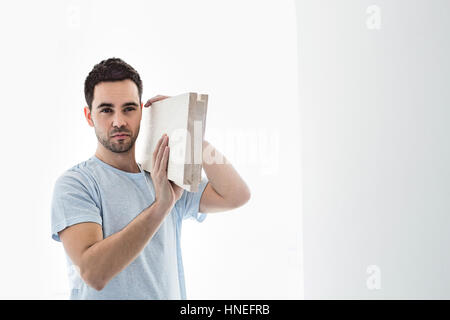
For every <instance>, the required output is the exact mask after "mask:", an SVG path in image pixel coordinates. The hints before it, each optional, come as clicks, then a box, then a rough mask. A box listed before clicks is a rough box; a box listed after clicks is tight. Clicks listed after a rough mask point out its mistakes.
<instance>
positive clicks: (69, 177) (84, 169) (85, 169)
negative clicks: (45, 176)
mask: <svg viewBox="0 0 450 320" xmlns="http://www.w3.org/2000/svg"><path fill="white" fill-rule="evenodd" d="M95 170H96V165H95V163H94V162H93V161H92V158H89V159H88V160H84V161H81V162H79V163H77V164H75V165H73V166H72V167H70V168H69V169H66V170H65V171H64V172H63V173H61V174H60V175H59V176H58V178H57V179H56V182H55V185H56V186H58V185H72V186H73V185H89V184H90V183H91V182H92V181H93V180H95V174H94V172H95Z"/></svg>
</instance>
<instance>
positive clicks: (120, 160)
mask: <svg viewBox="0 0 450 320" xmlns="http://www.w3.org/2000/svg"><path fill="white" fill-rule="evenodd" d="M95 156H96V157H97V158H98V159H100V160H101V161H103V162H105V163H107V164H109V165H110V166H113V167H114V168H116V169H119V170H122V171H125V172H130V173H139V172H141V171H140V169H139V167H138V165H137V163H136V159H135V156H134V146H133V148H131V149H130V150H129V151H128V152H124V153H115V152H112V151H110V150H106V149H105V148H100V147H99V148H97V151H96V152H95Z"/></svg>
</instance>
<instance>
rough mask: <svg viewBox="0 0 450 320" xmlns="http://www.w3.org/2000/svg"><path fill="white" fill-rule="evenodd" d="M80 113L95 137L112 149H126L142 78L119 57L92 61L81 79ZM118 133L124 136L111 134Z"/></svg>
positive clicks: (133, 133)
mask: <svg viewBox="0 0 450 320" xmlns="http://www.w3.org/2000/svg"><path fill="white" fill-rule="evenodd" d="M84 94H85V97H86V102H87V104H88V106H87V107H85V108H84V114H85V116H86V119H87V121H88V123H89V125H90V126H92V127H94V128H95V134H96V136H97V139H98V141H99V142H100V143H101V144H102V145H103V146H104V147H105V148H106V149H108V150H110V151H112V152H114V153H123V152H127V151H129V150H130V149H131V148H132V147H133V146H134V143H135V141H136V139H137V137H138V134H139V128H140V122H141V118H142V106H143V105H142V102H141V98H142V81H141V78H140V76H139V74H138V73H137V71H136V70H135V69H133V67H131V66H130V65H129V64H127V63H126V62H124V61H123V60H121V59H119V58H111V59H108V60H103V61H102V62H100V63H99V64H97V65H95V66H94V68H93V69H92V71H91V72H90V73H89V75H88V76H87V78H86V81H85V83H84ZM119 133H123V134H126V135H127V136H126V137H123V138H122V137H120V138H117V137H114V135H117V134H119Z"/></svg>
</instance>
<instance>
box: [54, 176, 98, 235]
mask: <svg viewBox="0 0 450 320" xmlns="http://www.w3.org/2000/svg"><path fill="white" fill-rule="evenodd" d="M82 222H95V223H98V224H100V225H102V218H101V213H100V207H99V202H98V199H97V196H96V194H95V189H94V188H93V187H92V186H91V185H90V184H89V181H88V178H87V177H85V176H84V175H83V174H81V173H79V172H75V171H69V172H66V173H65V174H63V175H62V176H61V177H59V178H58V179H57V180H56V182H55V186H54V189H53V195H52V203H51V231H52V238H53V239H54V240H56V241H61V239H60V238H59V235H58V232H60V231H62V230H64V229H65V228H67V227H70V226H72V225H74V224H77V223H82Z"/></svg>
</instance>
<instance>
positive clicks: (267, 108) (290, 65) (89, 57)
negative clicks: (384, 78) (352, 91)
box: [0, 0, 303, 299]
mask: <svg viewBox="0 0 450 320" xmlns="http://www.w3.org/2000/svg"><path fill="white" fill-rule="evenodd" d="M0 27H1V29H0V30H2V31H1V33H2V53H1V57H2V59H1V60H0V68H1V70H2V77H1V81H2V103H3V107H2V110H3V122H2V124H3V128H2V129H3V130H2V131H3V133H4V134H5V135H4V136H3V141H2V142H3V145H2V147H3V148H2V157H1V158H0V159H1V160H0V161H1V166H0V168H1V176H2V180H1V181H2V182H1V188H2V190H1V191H2V195H3V196H2V207H3V215H2V217H3V221H2V223H1V224H0V242H1V243H2V255H1V262H2V263H1V271H2V272H1V273H0V283H1V286H0V298H6V299H8V298H34V299H36V298H37V299H40V298H50V299H53V298H56V299H64V298H66V297H67V294H66V293H67V289H68V282H67V275H66V266H65V260H64V256H63V249H62V245H61V244H60V243H56V242H54V241H53V240H51V237H50V200H51V193H52V188H53V183H54V181H55V179H56V178H57V177H58V176H59V175H60V174H61V173H62V172H63V171H64V170H66V169H68V168H70V167H71V166H73V165H75V164H77V163H78V162H81V161H84V160H86V159H87V158H89V157H90V156H91V155H92V154H93V153H94V152H95V148H96V142H97V141H96V137H95V134H94V131H93V129H92V128H90V127H89V126H88V125H87V123H86V121H85V119H84V116H83V107H84V104H85V102H84V94H83V83H84V79H85V77H86V76H87V73H88V72H89V71H90V70H91V68H92V67H93V65H94V64H96V63H98V62H100V61H101V60H103V59H106V58H109V57H113V56H116V57H120V58H122V59H124V60H125V61H127V62H128V63H130V64H131V65H132V66H133V67H135V68H136V69H137V70H138V71H139V72H140V74H141V78H142V79H143V82H144V99H149V98H151V97H152V96H154V95H156V94H167V95H175V94H178V93H183V92H187V91H197V92H204V93H208V94H209V95H210V100H209V108H208V119H207V127H206V139H207V140H208V141H210V142H211V143H212V144H213V145H214V146H216V147H217V148H218V149H219V150H220V151H221V152H222V153H224V154H225V156H227V157H228V158H229V159H230V160H231V161H232V163H233V164H234V165H235V167H236V168H237V170H238V171H239V172H240V173H241V175H242V176H243V177H244V179H245V180H246V181H247V182H248V184H249V186H250V188H251V191H252V199H251V201H250V202H249V203H248V204H247V205H246V206H245V207H242V208H240V209H237V210H234V211H231V212H227V213H218V214H213V215H211V216H209V217H208V218H207V220H205V221H204V222H203V223H202V224H196V222H194V221H186V223H185V224H184V227H183V235H182V247H183V252H184V263H185V273H186V285H187V294H188V298H191V299H221V298H224V299H226V298H233V299H241V298H242V299H244V298H246V299H253V298H254V299H258V298H261V299H279V298H286V299H299V298H302V297H303V291H302V277H301V274H302V266H301V246H302V244H301V219H300V200H301V199H300V191H301V190H300V188H299V183H298V181H299V179H300V170H299V166H298V165H297V164H298V163H299V161H300V155H299V152H300V149H299V141H298V137H299V133H298V130H299V129H298V123H299V115H298V111H297V74H296V72H297V51H296V50H297V44H296V28H295V8H294V3H293V2H292V1H275V0H273V1H206V0H205V1H167V0H165V1H162V0H161V1H126V2H124V1H56V0H54V1H39V2H37V1H31V0H30V1H14V2H9V3H8V4H7V5H5V4H2V10H0Z"/></svg>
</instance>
